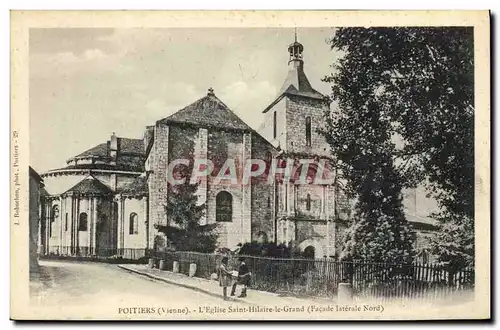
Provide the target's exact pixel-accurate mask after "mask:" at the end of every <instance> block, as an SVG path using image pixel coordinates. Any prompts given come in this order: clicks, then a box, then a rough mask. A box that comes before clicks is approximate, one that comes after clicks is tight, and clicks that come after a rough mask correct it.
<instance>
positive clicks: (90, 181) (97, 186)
mask: <svg viewBox="0 0 500 330" xmlns="http://www.w3.org/2000/svg"><path fill="white" fill-rule="evenodd" d="M70 192H73V193H77V194H98V195H107V194H111V193H112V191H111V189H109V188H108V186H106V185H105V184H104V183H102V182H101V181H99V180H98V179H96V178H94V177H93V176H92V175H89V176H87V177H86V178H85V179H83V180H82V181H80V182H78V183H77V184H76V185H74V186H73V187H72V188H70V189H68V190H67V191H66V192H65V194H66V193H70Z"/></svg>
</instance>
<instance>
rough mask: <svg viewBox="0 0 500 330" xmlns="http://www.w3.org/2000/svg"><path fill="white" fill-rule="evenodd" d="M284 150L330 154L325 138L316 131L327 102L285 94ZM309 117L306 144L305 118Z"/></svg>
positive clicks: (319, 125) (321, 123)
mask: <svg viewBox="0 0 500 330" xmlns="http://www.w3.org/2000/svg"><path fill="white" fill-rule="evenodd" d="M286 100H287V101H286V126H287V138H286V141H287V142H286V150H287V151H288V152H295V153H307V154H311V155H317V156H327V157H328V156H330V148H329V145H328V143H326V140H325V138H324V137H323V136H322V135H320V133H318V132H317V129H318V128H320V127H321V126H322V125H323V124H324V122H325V121H324V119H323V115H324V111H325V110H326V109H328V104H327V103H326V101H324V100H316V99H310V98H306V97H298V96H287V98H286ZM307 117H311V146H307V145H306V118H307Z"/></svg>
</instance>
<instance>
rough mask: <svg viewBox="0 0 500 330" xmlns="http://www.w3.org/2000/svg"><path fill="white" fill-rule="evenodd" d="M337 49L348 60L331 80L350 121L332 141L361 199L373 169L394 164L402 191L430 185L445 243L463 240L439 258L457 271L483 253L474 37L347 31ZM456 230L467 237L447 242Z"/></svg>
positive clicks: (341, 122)
mask: <svg viewBox="0 0 500 330" xmlns="http://www.w3.org/2000/svg"><path fill="white" fill-rule="evenodd" d="M330 45H331V47H332V48H333V49H335V50H337V51H339V53H340V54H341V58H340V59H339V61H338V64H337V65H334V72H333V73H332V74H331V75H330V76H327V77H325V79H324V80H325V81H326V82H329V83H331V84H332V96H333V99H334V101H335V102H336V103H337V105H338V107H339V109H340V112H338V113H336V116H335V117H334V118H332V117H331V116H327V121H328V130H327V132H326V133H327V135H326V136H327V138H328V140H329V141H328V142H329V143H330V145H331V146H332V150H333V151H334V153H335V154H336V155H338V157H339V159H340V162H341V163H342V167H341V168H342V170H343V173H344V174H345V175H346V177H347V178H348V180H349V183H350V188H351V193H352V194H355V195H356V194H358V193H359V192H360V187H361V186H362V185H363V183H366V182H369V181H370V180H367V176H369V175H371V174H367V173H366V172H371V171H370V169H371V168H372V167H373V166H381V165H382V166H386V165H387V164H388V165H389V166H390V167H392V169H393V172H394V175H395V176H397V178H396V179H397V181H398V182H399V183H400V184H401V186H402V187H413V186H415V185H416V184H419V183H422V182H426V183H427V188H428V189H429V191H430V193H431V194H432V195H433V196H434V197H435V198H436V199H437V201H438V202H439V205H440V206H441V208H442V209H443V212H441V213H440V214H437V215H436V218H438V219H439V220H441V221H443V222H444V223H446V224H445V225H444V226H445V227H444V228H443V231H442V232H441V237H438V239H439V241H441V242H446V241H447V240H444V241H443V239H444V237H448V240H450V239H452V238H451V237H454V238H453V239H460V241H459V242H456V246H455V247H452V246H451V245H448V246H442V248H440V247H439V241H436V243H437V244H436V245H435V251H436V252H438V253H439V254H440V255H441V259H442V260H443V261H447V262H452V259H453V258H455V256H458V255H460V254H461V253H465V254H469V253H471V252H473V251H474V249H473V247H470V246H469V247H467V248H465V246H468V242H471V241H472V240H471V239H472V238H473V236H474V230H473V229H474V225H473V214H474V129H473V127H474V107H473V106H474V80H473V79H474V75H473V73H474V61H473V51H474V47H473V29H472V28H461V27H460V28H459V27H442V28H441V27H440V28H340V29H338V30H337V31H336V32H335V35H334V37H333V38H332V39H331V40H330ZM396 141H399V143H396ZM376 155H383V156H384V157H383V158H384V159H385V160H384V161H385V162H387V163H385V164H384V163H380V162H377V161H374V159H372V156H376ZM389 157H390V158H391V159H392V165H391V164H390V162H391V160H390V159H389ZM394 197H395V196H391V198H394ZM358 209H359V207H358ZM450 224H455V225H456V226H457V227H460V228H463V229H465V230H466V232H465V233H462V235H460V236H457V235H455V236H453V235H452V236H447V235H448V234H451V232H453V231H450V230H448V229H446V228H447V227H449V226H450ZM443 235H444V236H443ZM453 239H452V240H453ZM450 249H452V250H454V252H452V251H451V250H450ZM460 251H461V252H460ZM469 257H471V258H472V257H473V254H471V255H469ZM469 257H468V258H465V259H467V260H469V261H471V260H473V258H472V259H471V258H469ZM460 258H462V257H460Z"/></svg>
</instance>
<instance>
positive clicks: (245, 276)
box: [231, 258, 251, 298]
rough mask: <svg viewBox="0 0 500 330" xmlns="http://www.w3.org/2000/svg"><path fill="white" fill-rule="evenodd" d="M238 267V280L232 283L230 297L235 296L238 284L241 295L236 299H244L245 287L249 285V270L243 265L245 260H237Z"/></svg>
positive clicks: (245, 294)
mask: <svg viewBox="0 0 500 330" xmlns="http://www.w3.org/2000/svg"><path fill="white" fill-rule="evenodd" d="M238 261H240V266H239V268H238V280H237V281H236V282H234V284H233V287H232V288H231V296H234V295H235V294H236V286H237V285H238V284H240V285H241V286H242V289H241V294H240V295H239V296H238V298H244V297H246V296H247V287H248V285H249V284H250V275H251V274H250V270H249V269H248V266H247V265H246V263H245V258H239V259H238Z"/></svg>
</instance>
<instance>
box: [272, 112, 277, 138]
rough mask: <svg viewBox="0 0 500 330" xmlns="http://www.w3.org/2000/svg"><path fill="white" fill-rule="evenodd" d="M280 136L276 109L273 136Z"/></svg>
mask: <svg viewBox="0 0 500 330" xmlns="http://www.w3.org/2000/svg"><path fill="white" fill-rule="evenodd" d="M277 136H278V118H277V114H276V111H275V112H274V114H273V138H274V139H276V137H277Z"/></svg>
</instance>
